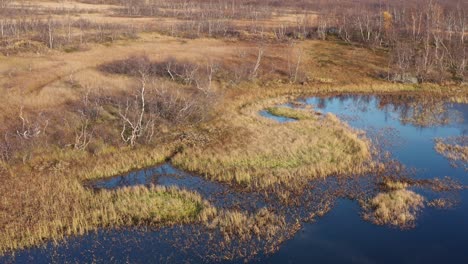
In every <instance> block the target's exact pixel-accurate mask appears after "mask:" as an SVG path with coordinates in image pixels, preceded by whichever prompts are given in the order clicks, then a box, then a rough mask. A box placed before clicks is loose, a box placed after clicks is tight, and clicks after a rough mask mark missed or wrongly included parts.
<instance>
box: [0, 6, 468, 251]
mask: <svg viewBox="0 0 468 264" xmlns="http://www.w3.org/2000/svg"><path fill="white" fill-rule="evenodd" d="M467 10H468V9H467V6H466V2H459V1H455V0H454V1H437V0H411V1H374V0H362V1H359V3H355V2H354V1H345V0H333V1H319V0H304V1H275V0H267V1H265V0H253V1H252V0H249V1H247V0H240V1H231V0H220V1H207V0H192V1H186V0H174V1H165V0H149V1H148V0H132V1H124V0H80V1H53V0H50V1H32V0H31V1H10V0H0V54H1V55H0V94H1V98H2V99H3V100H2V104H1V105H0V193H1V199H0V237H2V239H1V240H0V253H5V252H9V251H14V250H18V249H21V248H25V247H30V246H35V245H40V244H41V243H43V242H45V241H50V240H55V241H59V240H61V239H63V238H64V237H65V236H67V235H79V234H84V233H86V232H89V231H92V230H96V229H97V228H105V227H109V228H117V227H124V226H133V225H153V226H163V225H171V224H181V223H202V224H203V225H205V226H206V227H208V228H210V229H217V230H221V232H222V233H223V236H224V238H225V239H226V240H230V239H232V237H236V238H240V239H241V240H249V239H250V238H252V237H259V238H263V239H267V240H273V239H272V238H273V237H275V236H277V235H278V234H280V233H281V230H282V229H284V226H285V220H284V217H283V216H282V215H281V214H279V213H278V212H276V211H274V210H271V208H264V209H261V210H259V211H258V212H247V211H242V210H236V209H224V208H215V207H213V206H212V205H210V204H209V203H208V202H207V201H204V200H203V198H202V197H201V196H200V195H199V194H197V193H193V192H188V191H185V190H182V189H177V188H161V187H135V188H127V189H120V190H91V189H89V188H86V187H84V185H83V182H84V181H86V180H91V179H98V178H105V177H110V176H114V175H118V174H121V173H124V172H128V171H131V170H134V169H139V168H143V167H149V166H154V165H156V164H158V163H161V162H164V161H171V162H172V163H173V164H174V165H175V166H177V167H180V168H183V169H186V170H188V171H191V172H196V173H198V174H200V175H201V176H203V177H206V178H207V179H210V180H214V181H219V182H222V183H223V184H227V185H229V186H230V187H232V188H237V189H241V190H242V191H248V192H263V193H272V195H275V196H277V197H279V201H280V203H283V204H288V203H290V202H291V201H290V200H291V199H294V198H293V197H294V196H295V195H294V194H295V193H299V192H302V191H303V190H304V189H305V188H306V187H307V184H308V182H309V181H310V180H313V179H320V178H325V177H327V176H331V175H334V176H338V177H339V176H342V175H349V174H360V173H364V172H369V171H371V170H381V169H382V168H383V167H384V166H383V165H382V164H381V163H380V162H379V161H376V160H373V157H374V155H373V152H374V151H375V148H374V147H373V146H372V143H371V142H370V141H369V140H368V139H367V138H366V136H365V135H364V134H363V133H361V132H360V131H356V130H354V129H352V128H350V127H349V126H348V125H346V124H345V123H344V122H342V121H340V120H339V119H338V118H337V117H336V116H333V115H321V114H319V113H318V112H316V111H314V109H301V108H299V109H297V108H295V109H292V108H286V107H278V105H280V104H283V103H286V102H287V101H288V100H290V99H292V98H296V97H299V96H304V95H316V94H322V95H323V94H330V93H343V92H345V93H350V92H354V93H357V92H359V93H385V94H390V93H410V94H411V95H414V96H421V95H422V94H424V95H429V96H430V97H432V98H434V97H443V98H444V99H446V100H449V101H453V102H467V101H468V91H467V90H468V89H466V78H467V76H466V74H467V44H466V36H467V24H468V21H467V15H466V12H467ZM418 107H419V106H416V105H413V106H412V105H408V104H405V105H404V106H402V113H404V114H405V115H404V116H403V117H404V118H405V120H407V122H413V123H419V124H421V125H424V124H427V123H428V122H429V123H430V122H433V120H434V119H433V118H434V112H430V111H426V109H424V108H418ZM263 109H267V111H269V112H270V113H272V114H274V115H280V116H285V117H290V118H293V119H296V120H297V121H296V122H291V123H287V124H280V123H278V122H276V121H274V120H268V119H265V118H262V117H261V116H260V115H259V114H258V112H259V111H260V110H263ZM439 109H440V111H438V112H436V113H435V115H437V116H436V117H437V120H440V116H441V115H443V114H444V110H445V108H444V107H443V106H440V107H439ZM408 110H409V111H408ZM436 149H437V150H438V151H439V152H441V153H443V154H444V155H446V156H447V157H449V158H453V159H457V160H459V159H460V157H461V159H463V156H461V155H460V154H451V153H453V152H454V151H455V152H456V153H463V148H462V149H461V151H462V152H459V148H458V147H456V146H448V145H444V144H443V143H437V146H436ZM465 154H466V148H465ZM465 157H466V155H465ZM464 161H466V158H465V159H464ZM397 185H399V184H397ZM422 202H423V198H422V197H420V196H419V195H418V194H416V193H414V192H413V191H410V190H407V189H405V188H404V187H401V188H393V189H392V190H389V191H386V192H384V193H382V194H379V195H377V196H376V197H374V198H373V199H371V200H369V201H368V202H367V204H368V207H367V208H369V211H368V212H369V213H368V214H367V217H368V218H370V219H372V221H374V222H376V223H379V224H390V225H403V226H406V225H408V224H411V223H414V220H415V214H416V212H417V211H418V209H419V208H420V207H421V204H422ZM325 211H326V210H325V209H323V208H322V209H320V210H317V211H314V212H309V213H310V215H320V214H322V213H320V212H325ZM276 238H277V237H276ZM277 240H278V243H280V242H281V241H282V240H281V239H277Z"/></svg>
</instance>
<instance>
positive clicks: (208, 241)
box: [0, 95, 468, 263]
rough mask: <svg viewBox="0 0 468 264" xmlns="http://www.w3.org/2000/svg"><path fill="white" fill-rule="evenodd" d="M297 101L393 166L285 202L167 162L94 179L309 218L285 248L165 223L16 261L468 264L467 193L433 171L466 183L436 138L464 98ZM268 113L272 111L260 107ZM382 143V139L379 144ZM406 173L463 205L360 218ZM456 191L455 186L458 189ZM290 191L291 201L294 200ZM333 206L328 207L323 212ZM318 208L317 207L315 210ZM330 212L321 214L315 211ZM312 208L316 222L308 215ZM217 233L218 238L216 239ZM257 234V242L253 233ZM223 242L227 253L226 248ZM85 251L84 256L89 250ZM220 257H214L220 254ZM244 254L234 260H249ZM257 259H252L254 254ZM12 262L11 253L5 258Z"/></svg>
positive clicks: (462, 111) (314, 186)
mask: <svg viewBox="0 0 468 264" xmlns="http://www.w3.org/2000/svg"><path fill="white" fill-rule="evenodd" d="M300 101H302V102H304V103H307V104H310V105H313V106H314V107H315V108H318V109H320V110H321V111H322V112H332V113H334V114H336V115H338V116H339V117H341V118H343V119H345V120H346V121H347V122H348V123H349V124H350V125H351V126H353V127H356V128H359V129H363V130H365V131H366V133H367V136H368V137H370V138H371V139H372V141H373V142H374V144H375V143H379V145H380V146H381V147H382V149H383V151H385V152H389V153H390V155H389V157H388V159H390V160H395V166H391V167H388V168H387V169H386V170H385V171H383V172H381V173H376V174H372V175H365V176H363V175H347V176H348V177H343V175H340V177H328V178H326V179H319V180H316V181H312V182H311V183H310V186H308V188H306V190H305V191H304V192H302V193H300V194H296V195H295V197H292V198H291V200H290V203H289V204H284V203H282V202H281V201H280V200H279V198H278V197H275V196H272V195H271V194H266V193H262V194H259V193H249V192H242V191H238V190H233V189H231V188H230V187H228V186H224V185H222V184H218V183H214V182H210V181H207V180H204V179H203V178H201V177H198V176H197V175H191V174H189V173H186V172H183V171H180V170H177V169H176V168H173V167H172V166H171V165H170V164H163V165H162V166H159V167H157V168H153V169H148V170H143V171H138V172H133V173H130V174H128V175H123V176H120V177H116V178H112V179H106V180H103V181H98V182H95V183H94V186H95V187H96V188H118V187H122V186H130V185H141V184H157V185H177V186H179V187H182V188H186V189H189V190H195V191H197V192H200V193H201V194H202V195H203V196H204V197H205V198H207V199H209V200H210V201H211V202H213V203H214V204H215V205H216V206H218V207H222V208H239V209H241V210H246V211H254V210H256V209H258V208H260V207H263V206H269V207H271V208H273V209H274V210H275V212H276V213H278V214H283V215H285V216H287V221H288V223H289V224H291V225H293V224H295V223H296V222H297V220H300V221H299V222H300V224H301V225H302V226H303V227H302V229H301V231H300V232H298V233H297V234H296V236H295V237H294V238H293V239H291V240H289V241H287V242H285V243H284V244H283V245H281V247H280V250H279V252H277V253H275V254H273V255H269V254H262V253H261V252H258V249H259V248H258V247H255V246H252V245H250V243H246V244H236V242H233V243H232V244H230V246H229V247H230V248H226V247H225V244H223V243H224V242H222V241H221V240H217V239H215V237H216V233H215V232H213V231H210V232H209V231H208V230H204V229H203V228H201V227H199V226H185V227H171V228H164V229H160V230H134V229H130V230H111V231H99V232H98V233H97V234H89V235H86V236H84V237H77V238H71V239H70V240H69V241H68V243H65V244H60V245H58V246H56V245H53V244H48V245H47V246H46V247H45V248H44V249H30V250H26V251H21V252H17V254H16V256H15V257H14V258H13V259H16V261H17V262H28V261H29V262H51V261H56V262H65V261H68V262H93V261H97V262H107V261H109V259H111V261H110V262H116V263H122V262H183V261H189V262H197V263H198V262H211V261H214V260H217V261H220V260H222V259H223V254H224V256H233V255H236V254H238V253H239V256H240V255H242V254H241V253H242V252H243V253H245V252H246V251H250V252H249V254H253V255H256V254H259V255H258V257H257V258H256V259H255V260H257V261H259V262H268V263H285V262H293V263H294V262H296V263H306V262H310V261H315V262H319V263H324V262H325V263H343V262H363V263H397V262H398V263H414V262H419V263H421V262H424V263H431V262H451V263H468V254H467V253H466V249H465V247H466V245H467V244H468V194H467V191H463V190H462V189H457V186H458V185H456V184H454V185H453V186H451V185H450V181H445V182H444V181H442V180H441V182H442V183H443V184H440V185H438V186H436V185H434V184H433V183H434V179H435V178H443V177H444V176H450V177H452V178H453V179H455V180H456V181H458V182H461V183H462V184H464V185H466V184H468V177H466V172H465V171H464V170H463V168H456V167H452V166H451V165H450V162H448V161H447V159H446V158H445V157H443V156H442V155H440V154H439V153H437V151H436V150H435V149H434V139H436V138H442V139H446V138H450V137H460V136H464V135H466V134H467V133H466V132H467V131H468V123H467V122H466V121H465V119H464V118H466V117H467V116H468V106H467V105H466V104H465V105H464V104H453V103H447V102H445V101H444V100H443V99H437V98H423V97H420V96H413V95H409V96H408V95H384V96H369V95H343V96H334V97H314V98H305V99H301V100H300ZM261 114H262V115H263V116H265V117H267V118H275V119H277V120H278V121H280V122H284V121H289V122H292V120H287V119H286V120H282V119H281V120H279V119H278V117H274V116H273V117H272V116H269V115H266V114H265V113H263V112H262V113H261ZM380 143H382V144H380ZM388 178H392V179H394V180H406V181H408V182H409V183H410V184H411V186H412V187H411V188H412V190H413V191H415V192H417V193H420V194H421V195H423V196H425V197H426V198H427V200H428V201H433V200H435V199H438V198H440V199H442V198H450V199H453V200H457V201H458V204H457V205H455V206H454V207H453V208H451V209H448V210H437V209H434V208H432V207H431V208H426V209H424V211H423V212H422V214H421V215H419V218H418V219H417V221H416V227H415V228H414V229H412V230H406V231H401V230H399V229H396V228H389V227H379V226H375V225H373V224H371V223H369V222H365V221H363V220H362V217H361V216H362V213H363V212H362V209H361V208H360V204H359V202H358V201H359V200H361V199H366V198H369V197H373V196H375V195H376V194H377V193H379V192H381V191H382V188H381V183H382V181H383V180H384V179H388ZM453 189H457V190H459V192H456V193H454V192H452V190H453ZM293 198H294V199H293ZM329 210H331V212H330V213H329V214H326V212H328V211H329ZM311 214H313V215H311ZM323 215H325V216H324V217H323V218H317V216H318V217H321V216H323ZM311 216H312V218H313V219H316V220H317V221H316V222H308V221H306V220H310V219H311ZM220 241H221V242H220ZM253 242H255V241H253ZM223 250H224V251H223ZM83 252H86V254H83ZM214 256H216V257H214ZM243 260H244V259H242V258H240V259H238V258H237V259H236V258H234V260H231V261H229V262H238V263H240V262H243ZM249 260H251V259H249ZM1 261H7V262H8V259H5V258H3V259H1V258H0V262H1Z"/></svg>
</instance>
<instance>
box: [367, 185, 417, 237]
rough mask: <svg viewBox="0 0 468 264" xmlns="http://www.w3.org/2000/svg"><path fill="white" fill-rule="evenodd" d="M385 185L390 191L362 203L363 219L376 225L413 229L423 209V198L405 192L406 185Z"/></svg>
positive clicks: (411, 192) (408, 191)
mask: <svg viewBox="0 0 468 264" xmlns="http://www.w3.org/2000/svg"><path fill="white" fill-rule="evenodd" d="M386 185H387V186H388V187H389V188H390V189H391V190H389V191H387V192H382V193H379V194H377V195H376V196H375V197H373V198H371V199H370V200H368V201H365V202H362V205H363V208H364V210H365V212H364V215H363V216H364V219H366V220H368V221H371V222H372V223H375V224H377V225H391V226H395V227H399V228H409V227H413V226H414V225H415V221H416V219H417V215H418V213H419V211H420V210H421V209H422V208H423V207H424V200H425V199H424V197H422V196H421V195H419V194H417V193H415V192H413V191H410V190H407V189H406V187H407V185H406V184H403V183H401V182H395V183H389V182H387V183H386Z"/></svg>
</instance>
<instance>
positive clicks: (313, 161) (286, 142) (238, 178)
mask: <svg viewBox="0 0 468 264" xmlns="http://www.w3.org/2000/svg"><path fill="white" fill-rule="evenodd" d="M277 102H278V101H277V100H273V101H269V102H268V101H267V102H263V103H259V102H252V105H248V106H246V107H242V108H241V109H238V110H237V111H239V112H240V114H239V113H238V112H234V113H228V114H226V117H225V118H224V119H223V125H224V126H226V127H227V128H224V129H227V130H231V131H235V134H232V135H230V136H229V137H227V136H225V137H223V138H220V139H218V140H213V141H212V142H210V143H208V144H207V145H202V146H195V147H187V148H185V149H184V150H183V151H182V152H181V153H178V154H177V155H176V156H175V157H174V159H173V163H174V164H175V165H176V166H179V167H181V168H184V169H186V170H189V171H194V172H197V173H199V174H201V175H205V176H206V177H208V178H209V179H212V180H217V181H223V182H231V183H237V184H241V185H244V186H249V187H252V188H265V187H269V186H272V185H276V184H284V185H288V186H294V185H295V184H299V185H300V182H301V181H302V180H304V179H313V178H316V177H324V176H327V175H330V174H335V173H336V174H341V173H350V172H353V171H355V172H357V171H361V170H364V168H363V167H361V165H363V164H364V162H365V161H368V160H369V159H370V146H369V143H368V142H367V141H366V140H364V139H361V138H359V136H358V134H357V133H356V132H355V131H353V130H352V129H351V128H349V127H348V126H346V125H345V124H344V123H342V122H340V121H339V120H338V118H336V117H335V116H333V115H327V116H326V117H324V118H321V119H316V120H315V119H303V120H299V121H297V122H291V123H286V124H280V123H277V122H276V121H274V120H268V119H265V118H263V117H261V116H260V115H259V113H258V111H259V110H261V109H264V108H265V107H267V106H271V104H273V105H274V104H275V103H277Z"/></svg>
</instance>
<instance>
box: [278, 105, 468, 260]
mask: <svg viewBox="0 0 468 264" xmlns="http://www.w3.org/2000/svg"><path fill="white" fill-rule="evenodd" d="M413 100H414V101H417V98H415V99H410V101H413ZM305 102H306V103H308V104H312V105H314V106H315V107H316V108H318V109H320V110H322V111H323V112H331V113H335V114H337V115H338V116H339V117H341V118H342V119H345V120H347V122H348V123H349V124H350V125H351V126H353V127H356V128H360V129H364V130H366V131H379V130H380V131H390V135H387V137H390V139H391V140H395V139H396V140H397V141H396V142H392V144H384V148H385V149H386V150H388V151H390V152H391V154H392V156H393V157H394V158H396V159H397V160H399V161H400V162H402V163H403V164H405V165H406V166H408V167H410V168H415V169H417V173H416V177H418V178H434V177H443V176H450V177H452V178H454V179H456V180H458V181H460V182H461V183H463V184H468V172H467V171H465V169H464V168H461V167H460V168H454V167H452V166H451V165H450V162H449V161H448V160H447V159H445V158H444V157H443V156H441V155H440V154H438V153H437V152H436V151H435V150H434V139H435V138H446V137H451V136H467V132H468V122H467V120H466V119H467V118H468V105H466V104H465V105H462V104H450V103H447V104H444V107H445V110H446V114H448V115H449V116H450V117H452V120H448V121H446V120H445V121H444V122H442V123H444V124H434V123H432V124H427V125H421V124H417V125H414V124H411V123H408V122H405V120H403V119H402V113H401V111H404V112H405V113H407V112H408V111H410V110H411V109H402V108H404V107H406V106H402V107H395V105H393V104H388V105H382V102H381V100H380V99H379V98H377V97H362V96H342V97H332V98H309V99H306V100H305ZM428 110H430V109H428ZM410 112H411V111H410ZM429 112H430V111H429ZM460 117H463V118H460ZM383 137H386V135H385V134H384V135H383ZM374 140H377V138H374ZM380 140H382V139H380ZM458 195H459V196H460V197H459V198H460V202H459V204H458V205H457V206H456V207H455V208H452V209H447V210H438V209H432V208H426V209H424V211H423V213H422V215H421V216H420V217H419V219H418V221H417V225H416V227H415V228H414V229H410V230H400V229H395V228H389V227H382V226H375V225H373V224H371V223H368V222H365V221H363V220H362V219H361V218H360V215H359V214H360V210H361V209H360V208H359V205H358V203H357V202H353V201H350V200H340V201H339V202H338V203H337V206H336V207H334V208H333V210H332V211H331V212H330V213H329V214H327V215H326V216H325V217H323V218H321V219H319V220H318V221H317V222H315V223H309V224H305V225H304V227H303V229H302V230H301V232H300V233H299V234H298V235H296V236H295V237H294V239H292V240H290V241H288V242H286V243H285V244H284V245H283V246H282V247H281V249H280V251H279V252H278V253H276V254H275V255H274V256H272V257H271V258H269V261H271V262H272V263H306V262H308V261H311V262H315V261H317V262H318V263H468V250H467V249H468V246H467V245H468V192H467V191H462V192H460V193H459V194H458Z"/></svg>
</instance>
